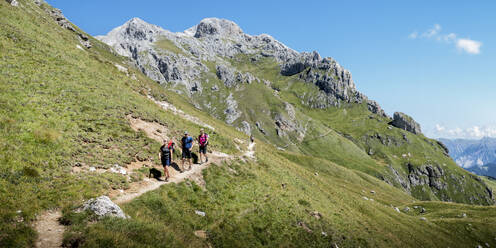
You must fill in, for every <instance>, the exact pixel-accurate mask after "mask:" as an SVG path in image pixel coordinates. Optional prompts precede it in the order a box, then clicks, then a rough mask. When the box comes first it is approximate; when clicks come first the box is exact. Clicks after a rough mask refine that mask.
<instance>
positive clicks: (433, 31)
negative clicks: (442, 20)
mask: <svg viewBox="0 0 496 248" xmlns="http://www.w3.org/2000/svg"><path fill="white" fill-rule="evenodd" d="M441 30H442V27H441V25H439V24H434V26H433V27H432V28H430V29H428V30H427V31H425V32H423V33H422V34H420V35H419V33H418V32H417V31H415V32H413V33H411V34H410V35H408V38H410V39H417V38H419V37H420V38H424V39H432V40H436V41H439V42H444V43H446V44H454V45H455V46H456V47H457V48H458V49H459V50H460V51H463V52H466V53H469V54H479V53H480V52H481V51H480V48H481V46H482V42H480V41H476V40H471V39H467V38H458V35H457V34H455V33H448V34H443V33H441Z"/></svg>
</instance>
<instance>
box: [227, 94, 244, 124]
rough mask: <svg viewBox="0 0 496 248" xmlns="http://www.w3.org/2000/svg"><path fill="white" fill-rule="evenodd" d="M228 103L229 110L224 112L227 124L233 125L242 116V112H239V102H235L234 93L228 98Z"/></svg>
mask: <svg viewBox="0 0 496 248" xmlns="http://www.w3.org/2000/svg"><path fill="white" fill-rule="evenodd" d="M226 102H227V108H226V110H225V111H224V113H225V114H226V122H227V124H232V123H233V122H234V121H236V120H237V119H238V118H239V117H240V116H241V112H239V111H238V102H237V101H236V100H234V98H233V95H232V93H231V94H230V95H229V96H228V97H227V99H226Z"/></svg>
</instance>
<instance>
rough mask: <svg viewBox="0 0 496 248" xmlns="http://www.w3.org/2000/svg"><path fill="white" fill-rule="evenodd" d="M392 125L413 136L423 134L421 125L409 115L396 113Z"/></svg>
mask: <svg viewBox="0 0 496 248" xmlns="http://www.w3.org/2000/svg"><path fill="white" fill-rule="evenodd" d="M391 125H393V126H395V127H397V128H400V129H403V130H406V131H408V132H411V133H413V134H421V133H422V130H421V129H420V124H418V123H417V122H416V121H415V120H414V119H413V118H412V117H410V116H408V115H407V114H404V113H401V112H396V113H394V115H393V121H392V122H391Z"/></svg>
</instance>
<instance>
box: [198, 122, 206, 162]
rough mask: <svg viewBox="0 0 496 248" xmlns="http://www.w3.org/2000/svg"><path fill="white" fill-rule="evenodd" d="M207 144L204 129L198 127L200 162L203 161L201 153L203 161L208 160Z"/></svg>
mask: <svg viewBox="0 0 496 248" xmlns="http://www.w3.org/2000/svg"><path fill="white" fill-rule="evenodd" d="M207 145H208V134H206V133H205V131H204V130H203V128H202V129H200V135H198V146H199V150H200V151H199V152H200V164H202V163H203V159H202V154H203V156H205V163H206V162H208V156H207Z"/></svg>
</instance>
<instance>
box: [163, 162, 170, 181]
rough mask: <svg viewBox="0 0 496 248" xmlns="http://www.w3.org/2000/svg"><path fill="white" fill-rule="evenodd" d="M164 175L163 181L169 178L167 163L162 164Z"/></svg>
mask: <svg viewBox="0 0 496 248" xmlns="http://www.w3.org/2000/svg"><path fill="white" fill-rule="evenodd" d="M164 177H165V181H167V179H169V170H168V169H167V165H165V166H164Z"/></svg>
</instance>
